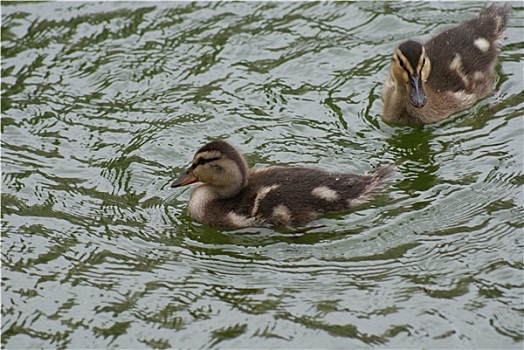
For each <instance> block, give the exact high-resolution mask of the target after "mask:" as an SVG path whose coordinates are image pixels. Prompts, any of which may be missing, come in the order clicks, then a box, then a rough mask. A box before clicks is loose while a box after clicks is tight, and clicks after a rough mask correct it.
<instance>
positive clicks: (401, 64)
mask: <svg viewBox="0 0 524 350" xmlns="http://www.w3.org/2000/svg"><path fill="white" fill-rule="evenodd" d="M398 64H399V65H400V66H401V67H402V68H404V62H403V61H402V60H400V59H399V60H398Z"/></svg>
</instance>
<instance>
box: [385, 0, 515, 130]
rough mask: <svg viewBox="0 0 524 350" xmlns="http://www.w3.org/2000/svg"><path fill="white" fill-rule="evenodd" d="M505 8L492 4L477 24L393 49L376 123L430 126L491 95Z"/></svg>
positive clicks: (507, 9) (469, 23)
mask: <svg viewBox="0 0 524 350" xmlns="http://www.w3.org/2000/svg"><path fill="white" fill-rule="evenodd" d="M510 11H511V5H509V4H504V5H502V4H498V3H494V4H492V5H491V6H489V7H486V8H484V9H483V10H482V11H481V12H480V15H479V16H478V17H477V18H474V19H472V20H469V21H467V22H464V23H462V24H460V25H459V26H457V27H455V28H452V29H449V30H446V31H444V32H442V33H440V34H438V35H436V36H435V37H433V38H432V39H430V40H429V41H428V42H426V43H425V44H421V43H418V42H416V41H413V40H408V41H406V42H404V43H402V44H400V46H399V47H398V48H397V50H396V51H395V53H394V54H393V58H392V60H391V68H390V72H389V76H388V78H387V80H386V82H385V84H384V91H383V94H382V99H383V102H384V107H383V116H382V118H383V119H384V120H385V121H387V122H392V123H433V122H436V121H439V120H441V119H444V118H447V117H448V116H450V115H451V114H453V113H455V112H458V111H460V110H462V109H465V108H468V107H470V106H471V105H473V104H474V103H475V102H476V101H478V100H479V99H481V98H483V97H485V96H487V95H488V94H490V93H491V92H492V91H493V85H494V81H495V64H496V62H497V54H498V41H499V40H500V39H501V38H502V36H503V33H504V30H505V28H506V24H507V22H508V18H509V15H510Z"/></svg>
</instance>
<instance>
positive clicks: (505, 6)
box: [479, 2, 511, 38]
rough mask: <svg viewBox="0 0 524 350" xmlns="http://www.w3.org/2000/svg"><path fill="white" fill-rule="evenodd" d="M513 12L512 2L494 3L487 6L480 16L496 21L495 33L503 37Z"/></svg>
mask: <svg viewBox="0 0 524 350" xmlns="http://www.w3.org/2000/svg"><path fill="white" fill-rule="evenodd" d="M510 13H511V4H510V3H509V2H506V3H497V2H495V3H493V4H491V5H490V6H488V7H485V8H484V9H483V10H482V12H481V13H480V15H479V17H480V18H481V19H482V18H487V19H491V20H493V21H494V22H495V28H494V29H495V35H496V36H497V37H498V38H501V37H502V36H503V35H504V30H505V29H506V25H507V24H508V20H509V16H510Z"/></svg>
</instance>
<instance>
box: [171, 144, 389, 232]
mask: <svg viewBox="0 0 524 350" xmlns="http://www.w3.org/2000/svg"><path fill="white" fill-rule="evenodd" d="M392 172H393V167H392V166H383V167H380V168H378V169H375V170H374V171H371V172H370V173H368V174H365V175H353V174H343V173H330V172H326V171H322V170H320V169H314V168H303V167H277V166H276V167H267V168H257V169H248V167H247V164H246V162H245V160H244V158H243V157H242V156H241V155H240V153H238V151H237V150H236V149H235V148H233V147H232V146H231V145H230V144H228V143H227V142H224V141H212V142H210V143H208V144H206V145H204V146H203V147H201V148H200V149H199V150H198V151H197V152H196V154H195V156H194V158H193V162H192V164H191V167H190V168H189V169H188V170H187V171H186V172H185V173H184V174H182V175H181V176H180V177H179V178H177V179H176V180H175V181H174V182H173V184H172V185H171V186H172V187H179V186H185V185H188V184H190V183H194V182H202V184H201V185H199V186H198V187H197V188H195V190H194V191H193V193H192V194H191V199H190V200H189V209H188V211H189V215H190V216H191V217H192V218H193V219H195V220H196V221H199V222H201V223H206V224H210V225H216V226H230V227H243V226H288V225H298V224H304V223H307V222H308V221H311V220H314V219H316V218H317V217H318V216H319V215H321V214H324V213H328V212H335V211H341V210H345V209H348V208H351V207H353V206H355V205H357V204H359V203H361V202H364V201H366V200H367V199H368V198H369V197H370V196H371V194H372V193H373V192H375V191H377V190H378V189H380V188H381V187H382V185H383V182H384V181H385V180H386V179H387V178H388V177H389V175H391V173H392Z"/></svg>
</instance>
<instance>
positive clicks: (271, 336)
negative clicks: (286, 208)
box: [1, 2, 524, 348]
mask: <svg viewBox="0 0 524 350" xmlns="http://www.w3.org/2000/svg"><path fill="white" fill-rule="evenodd" d="M406 6H407V4H405V3H401V2H387V3H377V2H365V3H348V2H342V3H314V2H292V3H287V2H283V3H280V2H278V3H276V2H257V3H247V2H231V3H211V2H194V3H187V2H158V3H156V2H148V3H141V2H137V3H122V2H103V3H93V2H86V3H81V2H72V3H67V2H65V3H63V2H60V3H7V4H6V3H2V68H1V69H2V125H1V126H2V140H1V142H2V228H3V229H2V345H3V347H5V348H43V347H46V348H48V347H49V348H85V347H96V348H106V347H118V348H144V347H151V348H168V347H175V348H178V347H191V348H197V347H205V348H208V347H228V348H234V347H246V346H249V347H262V348H273V347H277V348H311V347H322V348H325V347H344V348H349V347H390V348H400V347H405V346H406V345H407V344H413V345H410V346H415V347H424V348H429V347H439V348H450V347H453V348H455V347H462V348H479V347H483V348H486V347H491V348H522V340H523V331H522V329H523V322H522V309H523V304H522V296H523V294H522V287H523V285H524V283H523V278H522V270H523V267H524V266H523V265H524V264H523V260H522V248H523V240H522V228H523V224H522V223H523V209H522V206H523V191H522V187H523V185H524V171H523V168H522V166H523V162H522V159H523V136H522V135H523V120H522V115H523V111H524V108H523V103H522V100H523V99H522V97H523V96H524V92H523V88H522V87H523V81H522V60H523V54H522V47H523V42H522V26H521V25H520V24H519V23H521V22H522V18H523V13H522V7H521V6H520V5H519V4H518V3H516V4H515V5H514V9H513V12H512V19H511V21H510V27H509V29H508V31H507V39H506V40H505V42H504V46H503V47H502V52H501V55H500V57H501V64H500V66H499V67H498V68H497V72H498V77H499V79H498V82H497V92H496V94H495V96H492V97H489V98H487V99H485V100H483V101H481V102H479V103H478V104H477V105H476V106H474V107H473V108H471V109H470V110H467V111H464V112H461V113H459V114H458V115H456V116H454V117H452V118H450V119H448V120H445V121H443V122H440V123H437V124H434V125H427V126H416V127H411V126H395V127H392V126H389V125H386V124H384V123H383V122H382V121H381V120H380V118H379V113H380V110H381V101H380V93H381V85H382V81H383V80H384V79H385V76H386V71H387V68H388V64H389V60H390V55H391V53H392V52H393V49H394V47H395V44H396V43H398V42H399V41H400V40H402V39H404V38H408V37H413V38H420V39H426V38H427V37H428V36H429V35H431V34H432V33H434V32H435V31H436V30H438V28H441V27H443V26H448V25H451V24H453V23H457V22H460V21H462V20H465V19H468V18H470V17H472V16H474V15H475V14H476V13H478V12H479V10H480V8H481V7H482V4H481V3H473V2H468V3H433V2H430V3H425V2H419V3H414V4H409V8H410V11H405V10H406V8H407V7H406ZM213 138H227V139H228V140H229V141H230V142H232V143H233V144H235V145H236V146H238V147H239V149H241V150H242V151H243V152H245V153H246V156H247V159H248V161H249V163H250V164H251V165H262V166H264V165H272V164H287V165H310V166H318V167H322V168H325V169H328V170H334V171H335V170H339V171H348V172H356V173H363V172H365V171H368V170H370V169H371V168H373V167H375V166H377V165H379V164H383V163H394V164H396V165H397V168H398V174H397V176H396V178H395V179H394V181H393V183H392V186H391V187H390V188H389V189H388V190H387V191H386V192H385V193H384V194H381V195H379V196H377V197H376V198H375V199H374V200H373V201H372V202H370V203H368V204H365V205H363V206H361V207H359V208H358V209H356V210H353V211H350V212H345V213H337V214H331V215H328V216H326V217H324V218H322V219H321V220H318V221H317V222H315V223H313V224H312V225H310V226H307V227H299V228H293V229H283V228H279V229H267V228H264V229H259V228H249V229H239V230H224V229H216V228H214V227H210V226H205V225H199V224H197V223H195V222H193V221H192V220H191V219H190V218H189V217H188V215H187V211H186V208H187V201H188V199H189V193H190V189H183V190H173V189H171V188H169V183H170V181H171V180H172V178H173V176H174V175H175V174H177V173H179V172H180V171H181V170H182V169H184V168H185V167H186V166H187V164H188V162H189V161H190V159H191V157H192V156H193V152H194V150H195V149H196V148H197V147H198V146H199V145H201V144H203V143H205V142H206V141H209V140H210V139H213Z"/></svg>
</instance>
